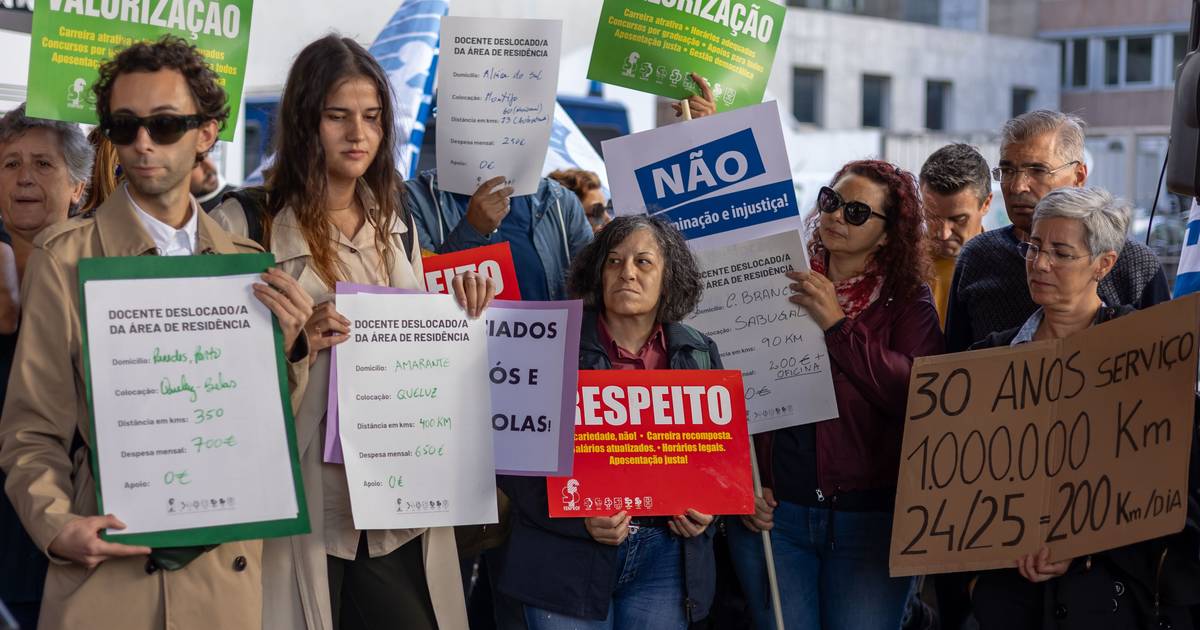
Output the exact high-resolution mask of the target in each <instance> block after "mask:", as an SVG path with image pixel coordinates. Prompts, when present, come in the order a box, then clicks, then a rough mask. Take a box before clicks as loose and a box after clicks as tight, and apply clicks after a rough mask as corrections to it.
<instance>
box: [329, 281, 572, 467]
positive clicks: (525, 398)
mask: <svg viewBox="0 0 1200 630" xmlns="http://www.w3.org/2000/svg"><path fill="white" fill-rule="evenodd" d="M337 292H338V294H353V293H418V292H417V291H412V290H406V289H392V288H389V287H378V286H371V285H360V284H352V283H346V282H339V283H338V285H337ZM484 317H485V319H486V320H487V330H488V357H489V359H490V361H489V367H490V368H491V370H490V373H491V382H490V383H489V385H490V386H491V394H492V415H491V420H490V421H491V423H492V429H493V434H492V435H493V438H494V446H495V456H496V473H497V474H501V475H523V476H537V477H541V476H547V475H554V476H563V475H569V474H571V467H572V463H573V462H574V441H575V390H576V385H577V381H578V376H579V370H578V367H579V330H580V326H581V324H582V321H583V305H582V302H580V301H579V300H566V301H559V302H519V301H508V300H496V301H494V302H493V303H492V304H491V306H489V307H488V309H487V311H486V312H485V313H484ZM547 368H549V369H547ZM329 372H330V378H329V407H328V412H327V415H326V427H325V461H326V462H329V463H342V461H343V460H342V449H341V440H340V438H339V434H338V412H337V391H338V390H337V386H338V379H337V372H338V369H337V348H336V347H335V348H334V349H333V354H332V356H331V358H330V368H329ZM481 420H482V419H481Z"/></svg>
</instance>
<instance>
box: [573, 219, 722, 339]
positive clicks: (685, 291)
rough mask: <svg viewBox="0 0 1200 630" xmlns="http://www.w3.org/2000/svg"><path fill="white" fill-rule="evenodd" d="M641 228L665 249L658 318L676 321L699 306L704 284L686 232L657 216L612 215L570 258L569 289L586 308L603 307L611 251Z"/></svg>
mask: <svg viewBox="0 0 1200 630" xmlns="http://www.w3.org/2000/svg"><path fill="white" fill-rule="evenodd" d="M638 230H650V233H651V234H653V235H654V240H656V241H657V242H658V248H659V249H660V250H662V256H663V277H662V295H661V296H660V297H659V300H658V314H657V315H656V317H655V319H656V320H657V321H658V322H659V323H664V324H673V323H676V322H678V321H680V320H682V319H683V318H685V317H687V316H688V315H691V314H692V311H694V310H696V306H697V305H698V304H700V294H701V293H702V292H703V291H704V284H703V283H702V282H701V281H700V270H699V268H698V267H697V265H696V259H695V258H694V257H693V256H692V250H690V249H688V246H687V242H686V241H684V240H683V235H681V234H680V233H679V231H678V230H676V229H675V228H674V227H672V226H671V224H670V223H667V222H666V221H663V220H662V219H660V218H658V217H652V216H647V215H644V214H639V215H633V216H623V217H617V218H615V219H613V220H612V223H609V224H608V225H607V226H605V227H604V229H603V230H600V233H599V234H597V235H596V240H594V241H592V242H591V243H589V244H588V246H587V247H584V248H583V250H582V251H580V252H579V254H578V255H576V256H575V260H574V261H572V262H571V270H570V271H568V272H567V292H568V293H570V294H571V295H572V296H573V297H575V298H578V299H581V300H583V305H584V306H586V307H587V308H591V309H595V310H597V311H603V310H604V264H605V262H606V261H607V260H608V252H609V251H611V250H613V249H616V247H617V246H618V245H620V244H621V243H622V242H623V241H624V240H625V239H627V238H629V235H631V234H633V233H634V232H636V231H638Z"/></svg>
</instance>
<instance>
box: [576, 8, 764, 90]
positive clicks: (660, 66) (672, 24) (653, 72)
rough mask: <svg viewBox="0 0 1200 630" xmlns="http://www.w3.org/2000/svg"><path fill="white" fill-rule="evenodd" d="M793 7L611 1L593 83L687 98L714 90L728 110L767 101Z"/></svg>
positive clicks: (599, 34)
mask: <svg viewBox="0 0 1200 630" xmlns="http://www.w3.org/2000/svg"><path fill="white" fill-rule="evenodd" d="M785 15H787V8H786V7H784V6H783V5H782V4H777V3H775V2H755V1H753V0H695V1H693V0H678V1H676V0H605V2H604V7H603V8H601V9H600V23H599V25H598V26H597V28H596V41H595V43H594V44H593V45H592V59H591V63H590V64H589V65H588V74H587V76H588V78H589V79H595V80H597V81H604V82H605V83H611V84H613V85H620V86H622V87H627V88H630V89H634V90H640V91H642V92H650V93H651V94H658V95H659V96H666V97H668V98H673V99H680V100H681V99H685V98H687V97H688V96H691V95H693V94H699V92H700V90H699V88H698V87H697V86H696V84H695V83H693V82H692V78H691V76H690V75H691V73H693V72H695V73H696V74H698V75H700V76H701V77H702V78H704V80H705V81H706V82H707V83H708V84H709V86H710V87H711V89H712V91H713V97H714V98H715V99H716V101H717V108H718V110H720V111H724V110H726V109H734V108H738V107H744V106H746V105H753V104H755V103H759V102H761V101H762V97H763V92H764V91H766V87H767V78H768V76H769V75H770V74H771V65H772V63H773V62H774V61H775V48H776V47H777V46H778V45H779V34H780V33H781V32H782V31H783V18H784V16H785Z"/></svg>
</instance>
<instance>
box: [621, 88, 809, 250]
mask: <svg viewBox="0 0 1200 630" xmlns="http://www.w3.org/2000/svg"><path fill="white" fill-rule="evenodd" d="M602 148H603V149H604V164H605V166H606V167H607V169H608V179H609V184H610V185H611V186H612V202H613V210H614V211H615V212H616V214H617V215H628V214H646V213H649V214H652V215H659V216H661V217H662V218H663V219H666V220H667V221H670V222H671V223H672V224H673V225H674V226H675V227H676V228H678V229H679V231H680V232H682V233H683V235H684V237H686V238H687V239H688V240H689V241H693V245H694V246H695V247H709V246H712V245H725V244H731V243H737V242H740V241H744V240H747V239H751V238H757V237H760V236H767V235H770V234H775V233H776V232H779V231H781V230H784V229H788V228H800V227H802V226H801V220H800V207H799V205H798V204H797V202H796V189H795V186H794V185H793V184H792V168H791V165H790V164H789V163H788V157H787V149H786V147H785V146H784V142H783V129H782V127H781V126H780V123H779V110H778V108H777V107H776V104H775V102H774V101H772V102H770V103H763V104H761V105H755V106H753V107H745V108H742V109H739V110H737V111H732V112H727V113H724V114H721V115H719V116H708V117H705V118H699V119H697V120H692V121H688V122H683V123H677V124H674V125H668V126H666V127H659V128H658V129H652V130H650V131H643V132H642V133H635V134H633V135H628V136H622V137H620V138H614V139H612V140H606V141H604V143H603V145H602Z"/></svg>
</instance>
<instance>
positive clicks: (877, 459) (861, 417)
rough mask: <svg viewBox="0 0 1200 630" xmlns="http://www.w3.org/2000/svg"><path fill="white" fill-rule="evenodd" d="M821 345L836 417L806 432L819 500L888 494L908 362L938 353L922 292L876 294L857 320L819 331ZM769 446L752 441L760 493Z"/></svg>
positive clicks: (937, 333) (938, 332) (936, 332)
mask: <svg viewBox="0 0 1200 630" xmlns="http://www.w3.org/2000/svg"><path fill="white" fill-rule="evenodd" d="M825 343H826V345H827V346H828V348H829V359H830V367H831V370H832V372H833V388H834V396H835V398H836V399H837V407H838V418H837V419H836V420H830V421H827V422H818V423H816V424H815V425H814V426H813V429H814V430H815V431H816V453H817V457H816V459H817V484H818V487H819V488H820V490H821V492H822V493H823V495H826V496H837V495H838V494H839V493H841V492H847V491H855V490H875V489H880V488H894V487H895V486H896V471H897V470H899V469H900V442H901V439H902V438H903V435H904V410H905V404H906V401H907V399H908V378H909V372H911V371H912V363H913V359H914V358H916V357H922V356H928V355H935V354H941V353H942V352H943V349H944V342H943V338H942V329H941V325H940V324H939V323H938V314H937V310H936V309H935V308H934V306H933V298H932V296H931V294H930V292H929V288H928V287H925V286H922V287H921V288H920V290H919V292H918V293H917V294H916V295H914V296H913V297H911V298H908V299H901V298H898V297H895V296H893V295H887V294H884V295H881V296H879V298H878V299H876V300H875V302H874V303H873V304H871V305H870V306H868V307H867V309H866V310H865V311H863V312H862V313H861V314H860V315H859V316H858V317H856V318H854V319H845V320H842V322H841V323H839V324H837V325H835V326H833V327H832V328H830V329H829V330H828V331H826V332H825ZM783 430H785V431H786V430H788V429H783ZM773 441H774V435H773V433H764V434H759V435H758V436H756V437H755V444H756V446H757V449H758V457H759V470H760V471H762V474H763V477H764V478H763V485H764V486H767V487H774V480H773V478H772V477H773V475H772V471H773V470H774V469H773V468H772V466H771V458H772V444H773Z"/></svg>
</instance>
